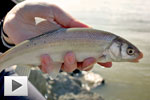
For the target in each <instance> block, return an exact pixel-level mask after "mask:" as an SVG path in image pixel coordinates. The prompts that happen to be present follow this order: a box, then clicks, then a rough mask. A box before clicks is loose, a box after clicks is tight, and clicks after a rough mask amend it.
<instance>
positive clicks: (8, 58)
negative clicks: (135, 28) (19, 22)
mask: <svg viewBox="0 0 150 100" xmlns="http://www.w3.org/2000/svg"><path fill="white" fill-rule="evenodd" d="M70 51H71V52H73V53H74V54H75V55H76V59H77V62H82V61H83V60H84V59H86V58H88V57H94V58H95V59H96V61H97V62H102V63H105V62H138V61H139V60H140V59H141V58H143V53H142V52H141V51H140V50H139V49H138V48H137V47H136V46H134V45H133V44H131V43H130V42H129V41H127V40H126V39H124V38H122V37H120V36H117V35H115V34H113V33H111V32H107V31H102V30H98V29H93V28H61V29H57V30H53V31H50V32H46V33H44V34H41V35H39V36H36V37H33V38H31V39H28V40H25V41H23V42H21V43H19V44H18V45H16V46H14V47H12V48H11V49H9V50H8V51H6V52H5V53H3V54H2V55H1V56H0V71H2V70H3V69H5V68H7V67H9V66H11V65H35V66H39V65H40V56H41V55H42V54H48V55H49V56H50V57H51V58H52V60H53V62H54V63H55V68H54V69H53V71H51V73H52V74H51V76H54V77H56V76H57V74H58V73H59V70H60V68H61V64H62V63H63V62H64V55H65V54H66V53H67V52H70Z"/></svg>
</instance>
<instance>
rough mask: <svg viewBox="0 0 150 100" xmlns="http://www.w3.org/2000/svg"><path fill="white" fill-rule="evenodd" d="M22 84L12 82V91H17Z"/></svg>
mask: <svg viewBox="0 0 150 100" xmlns="http://www.w3.org/2000/svg"><path fill="white" fill-rule="evenodd" d="M21 86H22V84H20V83H19V82H17V81H15V80H12V91H15V90H16V89H18V88H19V87H21Z"/></svg>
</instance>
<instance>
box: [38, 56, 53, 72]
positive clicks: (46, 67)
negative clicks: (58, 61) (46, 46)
mask: <svg viewBox="0 0 150 100" xmlns="http://www.w3.org/2000/svg"><path fill="white" fill-rule="evenodd" d="M40 60H41V66H40V69H41V70H42V71H43V72H44V73H50V72H51V71H52V70H53V68H54V66H53V61H52V59H51V58H50V56H48V55H46V54H45V55H42V56H41V59H40Z"/></svg>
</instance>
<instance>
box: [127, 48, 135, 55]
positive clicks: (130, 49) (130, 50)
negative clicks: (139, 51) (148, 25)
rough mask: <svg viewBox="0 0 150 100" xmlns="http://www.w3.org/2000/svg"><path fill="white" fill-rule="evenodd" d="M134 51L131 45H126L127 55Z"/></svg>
mask: <svg viewBox="0 0 150 100" xmlns="http://www.w3.org/2000/svg"><path fill="white" fill-rule="evenodd" d="M134 53H135V50H134V49H133V48H132V47H128V49H127V54H128V55H133V54H134Z"/></svg>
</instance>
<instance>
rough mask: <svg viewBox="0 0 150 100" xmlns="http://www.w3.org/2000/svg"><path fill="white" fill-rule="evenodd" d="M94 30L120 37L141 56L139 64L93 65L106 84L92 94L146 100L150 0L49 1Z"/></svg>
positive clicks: (149, 89)
mask: <svg viewBox="0 0 150 100" xmlns="http://www.w3.org/2000/svg"><path fill="white" fill-rule="evenodd" d="M50 1H51V2H52V3H55V4H57V5H58V6H60V7H61V8H63V9H64V10H65V11H67V12H68V13H70V14H71V15H72V16H73V17H75V18H76V19H78V20H80V21H82V22H84V23H86V24H88V25H90V26H92V27H93V28H96V29H101V30H106V31H110V32H113V33H115V34H117V35H120V36H122V37H124V38H126V39H127V40H129V41H131V42H132V43H133V44H135V45H136V46H137V47H138V48H140V50H141V51H142V52H143V53H144V58H143V59H142V60H141V61H140V63H137V64H136V63H113V67H112V68H109V69H107V68H101V67H99V66H98V65H95V67H94V69H93V71H94V72H97V73H99V74H100V75H102V76H103V77H104V78H105V80H106V84H105V85H104V86H102V87H99V88H96V89H94V90H93V91H94V92H97V93H99V94H101V95H102V96H103V98H105V100H150V58H149V57H150V53H149V51H150V0H50Z"/></svg>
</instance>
